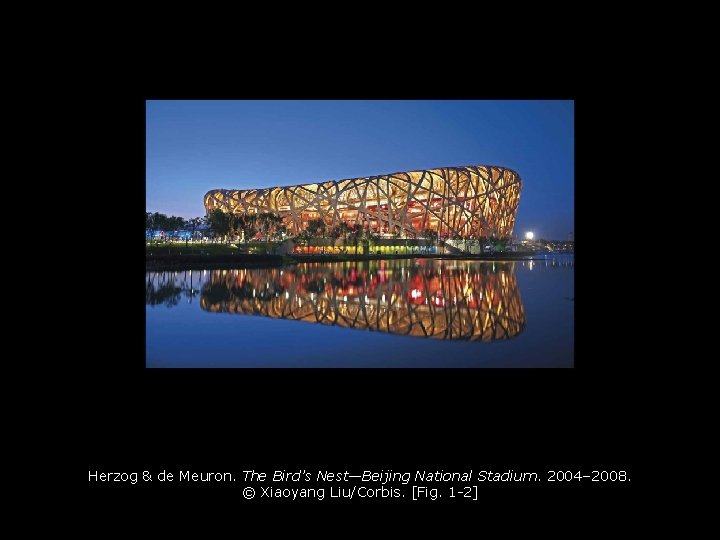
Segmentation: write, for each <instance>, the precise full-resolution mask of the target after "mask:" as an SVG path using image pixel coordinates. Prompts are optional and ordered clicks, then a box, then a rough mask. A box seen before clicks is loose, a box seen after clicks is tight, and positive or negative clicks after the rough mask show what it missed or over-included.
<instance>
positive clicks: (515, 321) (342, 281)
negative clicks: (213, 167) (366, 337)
mask: <svg viewBox="0 0 720 540" xmlns="http://www.w3.org/2000/svg"><path fill="white" fill-rule="evenodd" d="M495 265H496V266H497V269H495V268H494V266H495ZM495 265H493V266H491V265H490V264H489V263H481V264H480V265H479V266H475V267H468V268H467V269H463V268H457V267H456V268H449V267H447V266H444V267H443V266H428V267H425V268H418V269H413V270H408V271H405V270H403V269H401V267H400V266H399V265H387V266H385V267H382V268H375V271H374V272H373V271H372V270H369V271H368V270H364V271H363V270H358V269H356V268H355V267H346V266H343V264H342V263H336V264H334V265H331V267H330V268H328V266H327V265H325V266H322V265H320V266H318V265H314V264H300V265H297V267H296V268H294V269H291V268H285V269H284V270H281V269H247V270H236V271H227V270H214V271H213V272H212V275H211V276H210V279H209V280H208V281H207V282H206V283H205V284H204V285H203V287H202V290H201V295H200V307H201V308H202V309H204V310H206V311H210V312H215V313H236V314H243V315H261V316H265V317H271V318H274V319H289V320H296V321H305V322H310V323H315V324H324V325H332V326H340V327H345V328H354V329H359V330H374V331H378V332H387V333H390V334H398V335H406V336H415V337H426V338H434V339H445V340H470V341H484V342H489V341H495V340H505V339H510V338H513V337H515V336H516V335H518V334H519V333H520V332H522V330H523V329H524V328H525V324H526V321H525V310H524V308H523V304H522V300H521V299H520V293H519V289H518V285H517V279H516V277H515V271H514V270H515V268H514V263H495ZM370 268H371V269H372V267H370ZM491 269H492V270H491Z"/></svg>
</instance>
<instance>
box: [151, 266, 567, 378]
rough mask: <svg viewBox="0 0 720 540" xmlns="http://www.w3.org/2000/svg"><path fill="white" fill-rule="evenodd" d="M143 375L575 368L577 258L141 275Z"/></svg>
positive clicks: (304, 267) (189, 271)
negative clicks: (203, 370) (178, 370)
mask: <svg viewBox="0 0 720 540" xmlns="http://www.w3.org/2000/svg"><path fill="white" fill-rule="evenodd" d="M146 304H147V306H146V327H147V332H146V342H147V344H146V347H147V360H146V361H147V366H148V367H572V365H573V331H574V327H573V304H574V257H573V256H572V255H557V256H552V255H550V256H546V257H542V258H540V259H537V258H536V259H535V260H524V261H505V262H497V261H496V262H485V261H482V262H481V261H459V260H431V259H403V260H388V261H363V262H344V263H303V264H298V265H292V266H286V267H282V268H265V269H225V270H200V271H198V270H193V271H191V270H188V271H180V272H147V273H146Z"/></svg>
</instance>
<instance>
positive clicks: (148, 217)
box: [145, 212, 205, 236]
mask: <svg viewBox="0 0 720 540" xmlns="http://www.w3.org/2000/svg"><path fill="white" fill-rule="evenodd" d="M204 223H205V218H203V217H195V218H192V219H185V218H181V217H177V216H166V215H165V214H161V213H159V212H155V213H152V212H145V228H146V229H148V230H149V231H150V232H151V234H152V235H155V233H156V232H157V231H163V232H170V231H180V230H187V231H191V232H192V234H193V236H194V235H195V231H197V230H198V228H199V227H200V226H201V225H202V224H204Z"/></svg>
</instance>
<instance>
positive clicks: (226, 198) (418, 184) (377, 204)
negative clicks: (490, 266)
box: [204, 165, 521, 238]
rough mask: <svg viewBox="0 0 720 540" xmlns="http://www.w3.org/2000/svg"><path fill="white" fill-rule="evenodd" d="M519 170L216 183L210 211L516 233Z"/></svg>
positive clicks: (386, 229) (404, 228) (302, 222)
mask: <svg viewBox="0 0 720 540" xmlns="http://www.w3.org/2000/svg"><path fill="white" fill-rule="evenodd" d="M520 188H521V180H520V175H518V173H516V172H515V171H513V170H511V169H507V168H505V167H494V166H489V165H478V166H468V167H443V168H439V169H430V170H422V171H410V172H403V173H394V174H387V175H381V176H368V177H364V178H351V179H347V180H333V181H328V182H321V183H317V184H303V185H297V186H289V187H273V188H265V189H246V190H233V189H214V190H212V191H209V192H207V193H206V194H205V200H204V202H205V210H206V211H207V213H210V212H212V211H213V210H215V209H220V210H222V211H224V212H231V213H234V214H242V213H250V214H259V213H262V212H272V213H275V214H277V215H280V216H282V217H283V220H284V222H285V223H286V225H287V229H288V232H289V233H290V234H293V235H294V234H297V233H299V232H300V231H302V230H304V229H305V228H306V227H307V225H308V222H309V221H311V220H314V219H323V220H324V221H325V223H326V224H327V225H328V226H330V227H333V226H335V225H338V224H339V223H341V222H345V223H347V224H349V225H352V224H359V225H361V226H362V227H364V228H367V229H369V230H372V231H374V232H377V233H384V234H389V235H396V234H399V235H403V236H411V237H412V236H415V235H417V234H419V233H421V232H422V231H423V230H424V229H431V230H433V231H435V232H437V234H438V236H439V237H440V238H456V237H464V238H467V237H474V238H477V237H480V236H487V237H491V236H497V237H509V236H510V235H511V234H512V230H513V225H514V224H515V214H516V212H517V208H518V203H519V200H520Z"/></svg>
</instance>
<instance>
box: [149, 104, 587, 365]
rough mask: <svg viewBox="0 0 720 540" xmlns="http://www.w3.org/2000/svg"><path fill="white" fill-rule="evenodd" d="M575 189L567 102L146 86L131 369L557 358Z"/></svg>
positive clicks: (569, 329)
mask: <svg viewBox="0 0 720 540" xmlns="http://www.w3.org/2000/svg"><path fill="white" fill-rule="evenodd" d="M574 186H575V102H574V100H570V99H566V100H540V99H535V100H519V99H518V100H465V99H437V100H249V99H248V100H163V99H147V100H146V101H145V218H146V221H145V227H144V234H145V367H146V368H575V367H576V366H575V355H574V351H575V237H574V235H575V232H574V230H575V215H574V208H575V191H574ZM138 240H139V239H138Z"/></svg>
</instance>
